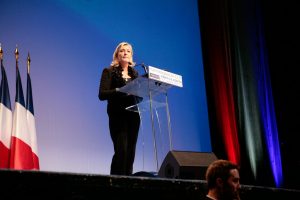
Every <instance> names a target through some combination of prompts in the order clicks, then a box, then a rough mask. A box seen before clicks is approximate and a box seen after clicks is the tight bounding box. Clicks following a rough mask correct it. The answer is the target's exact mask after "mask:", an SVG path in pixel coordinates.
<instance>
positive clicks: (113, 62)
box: [111, 42, 135, 67]
mask: <svg viewBox="0 0 300 200" xmlns="http://www.w3.org/2000/svg"><path fill="white" fill-rule="evenodd" d="M123 46H129V47H130V49H131V57H130V61H129V66H130V67H133V66H135V62H134V61H133V49H132V45H131V44H129V43H128V42H121V43H120V44H118V46H117V47H116V49H115V51H114V54H113V60H112V62H111V66H113V67H116V66H119V60H118V53H119V51H120V48H121V47H123Z"/></svg>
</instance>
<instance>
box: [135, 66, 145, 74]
mask: <svg viewBox="0 0 300 200" xmlns="http://www.w3.org/2000/svg"><path fill="white" fill-rule="evenodd" d="M135 66H141V67H142V68H143V69H144V71H145V73H146V74H147V73H148V70H147V66H146V65H145V64H144V63H140V64H136V65H135Z"/></svg>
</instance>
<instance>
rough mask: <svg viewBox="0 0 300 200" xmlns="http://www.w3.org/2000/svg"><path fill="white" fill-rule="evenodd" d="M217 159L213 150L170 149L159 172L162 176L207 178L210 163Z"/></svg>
mask: <svg viewBox="0 0 300 200" xmlns="http://www.w3.org/2000/svg"><path fill="white" fill-rule="evenodd" d="M215 160H217V157H216V156H215V154H214V153H212V152H191V151H169V153H168V154H167V156H166V157H165V159H164V161H163V162H162V164H161V167H160V169H159V172H158V176H159V177H162V178H178V179H199V180H205V172H206V169H207V167H208V165H209V164H210V163H212V162H213V161H215Z"/></svg>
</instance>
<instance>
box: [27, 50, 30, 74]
mask: <svg viewBox="0 0 300 200" xmlns="http://www.w3.org/2000/svg"><path fill="white" fill-rule="evenodd" d="M30 62H31V59H30V55H29V52H28V56H27V73H28V74H29V72H30Z"/></svg>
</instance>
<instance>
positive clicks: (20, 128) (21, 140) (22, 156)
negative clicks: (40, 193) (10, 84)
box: [10, 62, 34, 170]
mask: <svg viewBox="0 0 300 200" xmlns="http://www.w3.org/2000/svg"><path fill="white" fill-rule="evenodd" d="M16 63H17V66H16V68H17V69H16V71H17V74H16V75H17V78H16V99H15V109H14V112H13V125H12V137H11V154H10V168H11V169H19V170H32V169H34V164H33V154H34V153H33V151H32V148H31V135H30V132H29V128H28V123H27V111H26V108H25V101H24V95H23V88H22V82H21V77H20V72H19V68H18V62H16Z"/></svg>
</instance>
